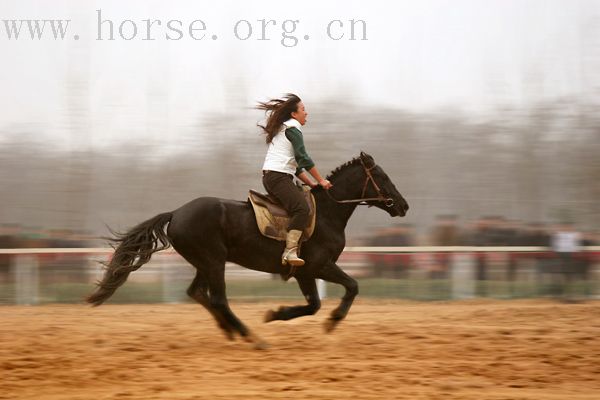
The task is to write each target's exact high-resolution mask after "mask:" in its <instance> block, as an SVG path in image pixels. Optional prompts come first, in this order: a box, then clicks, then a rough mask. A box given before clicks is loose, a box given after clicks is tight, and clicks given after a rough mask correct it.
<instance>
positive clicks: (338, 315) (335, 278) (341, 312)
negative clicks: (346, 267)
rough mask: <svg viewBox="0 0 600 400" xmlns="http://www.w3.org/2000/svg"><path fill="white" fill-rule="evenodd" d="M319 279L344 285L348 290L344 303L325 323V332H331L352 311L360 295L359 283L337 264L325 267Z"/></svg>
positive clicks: (343, 299) (320, 272)
mask: <svg viewBox="0 0 600 400" xmlns="http://www.w3.org/2000/svg"><path fill="white" fill-rule="evenodd" d="M317 277H318V278H321V279H323V280H326V281H328V282H333V283H337V284H339V285H342V286H344V288H345V289H346V294H345V295H344V297H342V302H341V303H340V305H339V306H338V307H337V308H336V309H335V310H333V311H332V312H331V316H330V317H329V319H327V321H326V322H325V331H326V332H331V331H332V330H333V329H334V328H335V327H336V326H337V324H338V323H339V322H340V321H341V320H343V319H344V318H346V315H347V314H348V310H350V307H351V306H352V302H353V301H354V298H355V297H356V295H357V294H358V282H356V280H354V279H353V278H351V277H349V276H348V275H347V274H346V273H345V272H344V271H342V270H341V269H340V267H338V266H337V264H335V263H329V264H327V265H325V266H324V267H323V268H322V269H321V270H320V271H319V273H318V276H317Z"/></svg>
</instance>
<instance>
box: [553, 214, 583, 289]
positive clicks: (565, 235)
mask: <svg viewBox="0 0 600 400" xmlns="http://www.w3.org/2000/svg"><path fill="white" fill-rule="evenodd" d="M581 244H582V237H581V233H579V232H578V231H576V230H575V228H574V227H573V225H572V224H570V223H568V224H563V225H559V226H558V227H557V229H556V230H555V232H554V233H553V235H552V240H551V246H552V251H554V252H555V253H556V255H557V261H558V265H557V270H556V274H555V276H556V278H557V279H558V280H559V281H558V286H557V288H558V293H557V294H558V295H560V296H562V298H563V299H564V300H568V290H569V286H570V284H571V282H572V281H573V278H574V277H576V276H577V275H578V272H579V271H578V268H577V255H578V253H579V252H580V250H581Z"/></svg>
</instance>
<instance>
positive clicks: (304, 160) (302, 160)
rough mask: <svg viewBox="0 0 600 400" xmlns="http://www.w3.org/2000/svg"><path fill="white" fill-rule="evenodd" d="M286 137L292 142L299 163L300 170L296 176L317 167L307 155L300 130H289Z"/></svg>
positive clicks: (286, 131) (297, 170)
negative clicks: (304, 170) (303, 170)
mask: <svg viewBox="0 0 600 400" xmlns="http://www.w3.org/2000/svg"><path fill="white" fill-rule="evenodd" d="M285 137H286V138H288V140H289V141H290V142H292V146H293V147H294V158H295V159H296V162H297V163H298V168H297V169H296V175H298V174H300V173H301V172H302V169H306V170H309V169H311V168H312V167H314V166H315V163H314V162H313V160H312V159H311V158H310V157H309V156H308V154H307V153H306V149H305V148H304V139H303V138H302V132H300V130H298V128H293V127H292V128H287V129H286V130H285Z"/></svg>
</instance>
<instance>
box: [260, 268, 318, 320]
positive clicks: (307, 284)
mask: <svg viewBox="0 0 600 400" xmlns="http://www.w3.org/2000/svg"><path fill="white" fill-rule="evenodd" d="M296 281H298V286H300V290H302V294H303V295H304V298H305V299H306V301H307V302H308V304H307V305H303V306H293V307H284V306H281V307H279V310H277V311H273V310H269V311H267V314H266V315H265V322H271V321H276V320H282V321H287V320H290V319H293V318H298V317H303V316H305V315H313V314H315V313H316V312H317V311H319V308H321V300H320V299H319V293H318V291H317V284H316V282H315V279H314V278H306V277H296Z"/></svg>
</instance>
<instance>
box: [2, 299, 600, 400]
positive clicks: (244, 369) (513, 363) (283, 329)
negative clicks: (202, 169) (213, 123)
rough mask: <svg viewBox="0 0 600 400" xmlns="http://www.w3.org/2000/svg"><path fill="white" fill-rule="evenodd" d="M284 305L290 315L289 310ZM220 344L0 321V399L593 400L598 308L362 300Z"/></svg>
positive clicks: (80, 323) (128, 328)
mask: <svg viewBox="0 0 600 400" xmlns="http://www.w3.org/2000/svg"><path fill="white" fill-rule="evenodd" d="M287 303H288V304H292V303H289V302H287ZM335 304H337V301H336V302H333V300H331V301H328V302H325V304H324V307H323V308H322V310H321V312H320V313H319V314H317V315H316V316H312V317H307V318H300V319H297V320H294V321H289V322H274V323H271V324H262V323H261V322H260V321H261V319H262V315H263V313H264V312H265V310H266V309H267V308H269V307H274V306H276V305H278V304H275V303H273V302H269V303H266V302H265V303H251V304H250V303H235V302H234V303H232V307H233V309H234V310H235V311H236V312H237V313H238V315H239V316H240V317H241V318H242V319H243V320H244V321H245V322H246V323H247V324H248V326H250V327H251V328H254V331H255V332H256V333H257V334H259V335H261V336H262V337H263V338H264V339H266V340H267V341H268V342H269V343H270V344H271V347H270V349H269V350H266V351H257V350H252V348H251V346H250V345H248V344H246V343H244V342H241V341H236V342H228V341H226V340H225V339H224V336H223V335H222V334H221V333H220V331H219V330H218V329H217V328H216V325H215V324H214V323H213V321H212V320H211V319H210V318H209V315H208V313H207V312H205V311H204V310H203V309H201V307H200V306H196V305H192V304H182V305H133V306H130V305H128V306H119V305H105V306H101V307H99V308H90V307H87V306H83V305H81V306H80V305H74V306H59V305H56V306H40V307H13V306H7V307H0V318H1V321H2V323H1V325H0V398H2V399H81V400H88V399H144V400H151V399H288V398H293V399H336V400H339V399H348V398H353V399H536V400H539V399H557V400H558V399H560V400H564V399H590V400H591V399H599V398H600V302H597V301H596V302H589V303H587V304H575V305H566V304H558V303H553V302H550V301H545V300H534V301H487V300H477V301H465V302H455V303H411V302H376V301H372V300H359V301H358V302H357V304H356V305H355V307H354V308H353V309H352V310H351V313H350V315H349V317H348V319H347V320H346V321H344V322H343V323H342V324H341V325H340V326H339V327H338V329H337V330H336V331H335V332H334V333H333V334H330V335H326V334H324V333H323V332H322V322H323V320H324V318H325V317H326V315H327V314H328V312H329V311H330V310H331V309H332V308H333V307H334V306H335Z"/></svg>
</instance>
